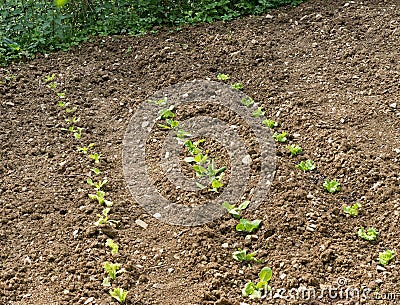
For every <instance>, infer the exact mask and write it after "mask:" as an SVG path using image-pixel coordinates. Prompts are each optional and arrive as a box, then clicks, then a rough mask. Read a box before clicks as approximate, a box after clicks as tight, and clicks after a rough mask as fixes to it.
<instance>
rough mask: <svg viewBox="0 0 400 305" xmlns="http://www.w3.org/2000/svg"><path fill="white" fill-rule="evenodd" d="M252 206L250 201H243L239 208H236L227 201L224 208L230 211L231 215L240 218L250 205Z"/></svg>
mask: <svg viewBox="0 0 400 305" xmlns="http://www.w3.org/2000/svg"><path fill="white" fill-rule="evenodd" d="M249 204H250V201H247V200H246V201H243V202H242V203H241V204H240V205H239V206H238V207H235V206H234V205H232V204H229V202H228V201H225V202H224V203H223V204H222V206H223V207H224V208H225V209H227V210H228V213H229V214H231V215H232V216H233V217H235V218H240V216H241V212H242V211H243V210H245V209H246V208H247V207H248V205H249Z"/></svg>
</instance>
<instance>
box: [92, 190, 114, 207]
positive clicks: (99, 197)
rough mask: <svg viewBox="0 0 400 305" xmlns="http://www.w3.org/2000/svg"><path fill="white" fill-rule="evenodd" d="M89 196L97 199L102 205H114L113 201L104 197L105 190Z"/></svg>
mask: <svg viewBox="0 0 400 305" xmlns="http://www.w3.org/2000/svg"><path fill="white" fill-rule="evenodd" d="M88 196H89V198H90V199H91V200H95V201H97V202H98V203H99V204H101V205H105V206H107V207H110V206H112V205H113V202H112V201H109V200H106V199H104V196H105V192H103V191H97V192H96V194H88Z"/></svg>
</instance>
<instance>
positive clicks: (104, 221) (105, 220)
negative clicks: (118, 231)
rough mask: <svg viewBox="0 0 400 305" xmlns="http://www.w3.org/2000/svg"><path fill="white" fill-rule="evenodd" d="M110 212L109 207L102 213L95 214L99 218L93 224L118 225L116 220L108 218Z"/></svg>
mask: <svg viewBox="0 0 400 305" xmlns="http://www.w3.org/2000/svg"><path fill="white" fill-rule="evenodd" d="M109 212H110V208H105V209H104V210H103V212H102V214H101V215H100V214H97V217H99V219H98V220H97V221H96V222H95V223H94V225H95V226H100V225H105V224H107V223H109V224H110V225H116V226H117V225H118V224H119V221H118V220H112V219H108V213H109Z"/></svg>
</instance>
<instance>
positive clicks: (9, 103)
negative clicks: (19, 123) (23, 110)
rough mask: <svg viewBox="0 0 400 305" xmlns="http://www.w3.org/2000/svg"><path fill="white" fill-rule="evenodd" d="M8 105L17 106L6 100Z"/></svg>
mask: <svg viewBox="0 0 400 305" xmlns="http://www.w3.org/2000/svg"><path fill="white" fill-rule="evenodd" d="M6 105H7V106H15V104H14V103H13V102H6Z"/></svg>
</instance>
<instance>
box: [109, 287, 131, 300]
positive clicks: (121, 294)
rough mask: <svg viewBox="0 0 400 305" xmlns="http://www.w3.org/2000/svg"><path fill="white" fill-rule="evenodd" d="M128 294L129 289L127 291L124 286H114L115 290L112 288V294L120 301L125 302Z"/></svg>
mask: <svg viewBox="0 0 400 305" xmlns="http://www.w3.org/2000/svg"><path fill="white" fill-rule="evenodd" d="M127 294H128V291H125V290H124V289H122V288H114V290H110V295H111V296H112V297H113V298H114V299H116V300H117V301H118V302H120V303H124V302H125V300H126V296H127Z"/></svg>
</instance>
